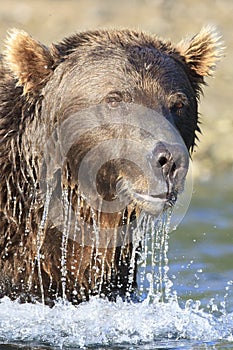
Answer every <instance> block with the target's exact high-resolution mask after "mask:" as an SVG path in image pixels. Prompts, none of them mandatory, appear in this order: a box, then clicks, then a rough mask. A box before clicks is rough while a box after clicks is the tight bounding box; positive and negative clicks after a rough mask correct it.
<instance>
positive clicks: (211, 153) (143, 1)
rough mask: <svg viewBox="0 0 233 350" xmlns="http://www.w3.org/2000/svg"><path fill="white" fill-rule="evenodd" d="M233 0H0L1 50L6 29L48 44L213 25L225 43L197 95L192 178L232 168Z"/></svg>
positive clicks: (167, 35)
mask: <svg viewBox="0 0 233 350" xmlns="http://www.w3.org/2000/svg"><path fill="white" fill-rule="evenodd" d="M232 16H233V1H232V0H205V1H202V0H195V1H193V0H176V1H173V0H129V1H125V0H117V1H114V0H40V1H37V0H22V1H20V0H7V1H2V0H1V1H0V29H1V30H0V39H1V49H3V48H4V38H5V37H6V35H7V30H8V29H9V28H12V27H16V28H21V29H24V30H26V31H28V32H29V33H30V34H31V35H32V36H34V37H35V38H37V39H38V40H39V41H41V42H43V43H45V44H47V45H49V44H50V43H51V42H57V41H60V40H62V39H63V37H64V36H66V35H69V34H72V33H74V32H76V31H83V30H88V29H95V28H101V27H105V28H108V27H130V28H136V29H141V30H145V31H148V32H151V33H155V34H158V35H159V36H161V37H162V38H164V39H171V40H172V41H173V42H178V41H179V40H180V39H182V38H183V37H185V36H187V35H191V36H192V35H194V34H195V33H197V32H198V31H199V30H200V28H201V27H202V26H203V25H207V24H211V25H215V26H216V27H217V29H218V31H219V32H220V33H221V35H222V37H223V40H224V42H225V46H226V55H225V58H224V59H223V60H222V62H220V63H219V64H218V69H217V71H216V74H215V76H214V78H208V79H207V83H208V84H209V87H208V88H205V91H204V92H205V97H204V98H203V97H202V99H201V105H200V118H201V123H202V125H201V127H202V135H200V143H199V144H198V148H197V149H196V151H195V153H194V155H193V160H194V163H193V174H194V175H195V178H196V177H198V178H199V179H200V180H203V181H206V180H209V179H210V178H211V177H213V176H215V175H216V173H218V174H221V173H225V174H226V173H228V174H229V173H231V174H232V172H233V113H232V110H233V86H232V83H233V64H232V58H233V55H232V54H233V35H232V33H233V21H232Z"/></svg>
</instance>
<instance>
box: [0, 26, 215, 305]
mask: <svg viewBox="0 0 233 350" xmlns="http://www.w3.org/2000/svg"><path fill="white" fill-rule="evenodd" d="M220 56H221V47H220V44H219V38H218V37H217V36H216V34H215V33H214V31H212V30H211V29H210V28H204V29H202V30H201V32H200V33H199V34H197V35H196V36H195V37H193V38H192V39H191V40H189V41H188V40H187V41H182V42H181V43H179V44H178V45H176V46H173V45H172V44H170V43H168V42H163V41H161V40H159V39H158V38H157V37H153V36H150V35H147V34H145V33H140V32H134V31H129V30H119V31H109V30H103V31H96V32H86V33H80V34H76V35H74V36H71V37H69V38H67V39H65V40H64V41H63V42H61V43H59V44H56V45H53V46H52V47H51V48H50V49H48V48H47V47H45V46H44V45H42V44H40V43H39V42H37V41H35V40H34V39H32V38H31V37H30V36H29V35H28V34H27V33H25V32H22V31H13V32H12V33H11V34H10V36H9V38H8V40H7V44H6V51H5V54H4V56H3V57H2V61H1V77H2V80H1V85H0V100H1V107H0V115H1V122H0V125H1V131H0V132H1V137H2V140H1V144H0V152H1V153H0V154H1V155H0V159H1V164H2V173H1V176H0V183H1V185H0V186H1V188H0V189H1V191H0V196H1V197H0V198H1V224H0V230H1V231H0V233H1V236H0V247H1V260H0V267H1V276H0V277H1V281H2V282H1V290H2V293H1V295H9V296H11V297H12V298H14V297H17V296H18V295H21V296H22V295H23V296H24V298H26V297H27V296H28V295H30V297H31V296H40V295H42V299H43V298H44V297H46V298H47V300H51V299H55V298H56V297H58V296H63V297H64V298H65V297H66V298H68V299H69V300H72V301H73V302H80V301H82V300H87V299H88V298H89V296H90V295H92V294H99V295H105V296H108V297H109V298H114V297H115V295H125V294H126V293H127V292H129V291H133V289H134V288H135V287H136V260H137V259H136V255H135V253H134V254H133V253H132V252H135V250H137V249H140V241H138V242H137V246H136V247H135V242H134V243H133V241H134V240H133V233H134V230H135V227H136V226H137V219H138V217H139V216H140V213H141V212H142V211H143V212H147V213H152V214H153V215H154V216H155V217H157V216H159V215H160V213H161V212H163V211H164V210H166V209H167V208H168V207H172V206H173V205H174V203H175V201H176V198H177V195H178V194H179V193H181V192H182V190H183V186H184V181H185V176H186V173H187V169H188V164H189V160H188V154H189V152H191V151H192V149H193V147H194V145H195V138H196V132H197V131H199V127H198V111H197V102H198V98H199V94H200V92H201V86H202V85H203V84H204V77H205V76H207V75H210V74H211V73H212V71H213V68H214V67H215V64H216V62H217V61H218V59H219V58H220ZM93 235H94V238H93ZM123 236H124V238H122V237H123ZM93 242H94V243H93ZM132 270H133V272H132Z"/></svg>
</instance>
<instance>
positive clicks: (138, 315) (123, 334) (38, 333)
mask: <svg viewBox="0 0 233 350" xmlns="http://www.w3.org/2000/svg"><path fill="white" fill-rule="evenodd" d="M193 191H194V194H193V198H192V202H191V205H190V207H189V210H188V212H187V214H186V216H185V218H184V219H183V221H182V223H181V224H180V225H179V227H178V228H177V229H176V230H175V231H173V232H172V233H171V234H170V239H169V251H168V258H169V264H168V266H169V270H168V277H169V279H170V282H171V285H172V286H171V297H170V298H169V300H168V301H167V302H166V303H165V302H161V301H159V298H157V299H156V298H155V299H154V300H153V303H149V301H148V300H147V299H146V300H144V301H143V302H142V303H138V304H133V303H132V304H130V303H124V302H123V301H122V300H117V302H116V303H110V302H108V301H106V300H100V299H97V298H93V299H91V301H90V302H87V303H83V304H81V305H79V306H78V307H77V306H73V305H71V304H66V303H64V302H62V301H60V302H58V303H57V304H56V305H55V307H54V308H52V309H51V308H49V307H47V306H43V305H41V304H18V303H17V302H12V301H10V300H9V299H8V298H3V299H2V300H1V302H0V349H1V350H4V349H6V350H7V349H8V350H12V349H19V348H21V349H109V350H118V349H119V350H120V349H124V350H126V349H130V350H134V349H140V350H142V349H233V215H232V214H233V184H232V179H231V178H230V176H222V177H219V178H217V179H212V180H211V181H209V182H202V183H199V184H197V183H196V184H194V187H193Z"/></svg>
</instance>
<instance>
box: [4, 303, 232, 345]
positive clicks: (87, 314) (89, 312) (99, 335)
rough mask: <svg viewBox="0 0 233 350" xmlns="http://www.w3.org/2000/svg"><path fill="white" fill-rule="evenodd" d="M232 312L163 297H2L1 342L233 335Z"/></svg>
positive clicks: (89, 341)
mask: <svg viewBox="0 0 233 350" xmlns="http://www.w3.org/2000/svg"><path fill="white" fill-rule="evenodd" d="M232 329H233V314H228V315H222V316H220V317H219V318H216V317H214V316H213V315H211V314H208V313H205V312H204V311H203V310H201V309H200V308H199V304H194V307H190V306H186V307H185V308H184V309H182V308H181V307H180V306H179V304H178V302H177V300H176V298H171V299H170V300H169V302H167V303H161V302H159V301H158V300H154V302H153V303H152V304H149V303H148V301H147V300H145V301H144V302H142V303H135V304H133V303H127V302H123V301H122V300H120V299H119V300H117V302H116V303H112V302H109V301H107V300H103V299H98V298H94V297H93V298H92V299H91V300H90V301H89V302H85V303H82V304H80V305H79V306H74V305H72V304H70V303H64V302H57V303H56V305H55V306H54V307H53V308H49V307H48V306H43V305H42V304H39V303H38V304H19V303H18V302H17V301H11V300H9V298H7V297H4V298H3V299H1V301H0V342H7V343H16V342H20V343H28V342H30V343H32V344H41V345H42V344H44V345H50V346H53V347H56V348H72V347H75V348H77V347H80V348H85V347H86V346H94V345H98V344H101V345H110V344H111V345H114V344H133V345H134V344H142V343H153V342H155V341H158V340H160V341H161V340H163V341H164V340H169V339H173V340H175V339H176V340H178V339H187V340H199V341H202V342H208V341H211V342H212V341H219V340H222V339H224V340H225V341H232V339H233V336H232Z"/></svg>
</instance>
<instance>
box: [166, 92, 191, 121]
mask: <svg viewBox="0 0 233 350" xmlns="http://www.w3.org/2000/svg"><path fill="white" fill-rule="evenodd" d="M187 103H188V99H187V97H186V96H185V95H184V94H183V93H178V94H175V95H173V96H171V99H170V103H169V104H170V111H171V112H172V113H175V114H176V115H178V116H180V115H181V113H182V111H183V109H184V107H185V106H186V105H187Z"/></svg>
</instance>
